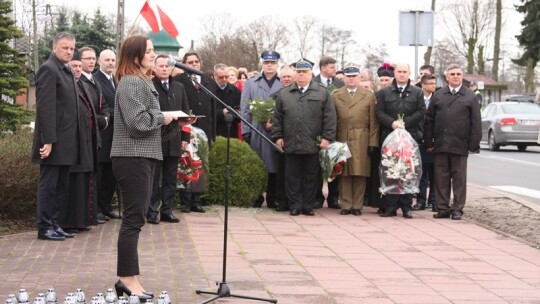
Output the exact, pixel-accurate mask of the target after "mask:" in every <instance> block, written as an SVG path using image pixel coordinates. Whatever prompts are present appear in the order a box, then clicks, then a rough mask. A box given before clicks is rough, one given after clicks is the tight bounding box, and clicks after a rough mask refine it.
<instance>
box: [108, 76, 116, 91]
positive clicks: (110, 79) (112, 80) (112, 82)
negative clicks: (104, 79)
mask: <svg viewBox="0 0 540 304" xmlns="http://www.w3.org/2000/svg"><path fill="white" fill-rule="evenodd" d="M109 81H110V82H111V85H112V88H113V89H114V88H115V87H114V78H112V77H111V78H109Z"/></svg>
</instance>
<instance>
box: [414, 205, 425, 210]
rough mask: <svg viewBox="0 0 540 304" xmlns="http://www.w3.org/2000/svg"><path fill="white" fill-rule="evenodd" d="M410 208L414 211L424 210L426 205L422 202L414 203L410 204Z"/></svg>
mask: <svg viewBox="0 0 540 304" xmlns="http://www.w3.org/2000/svg"><path fill="white" fill-rule="evenodd" d="M412 208H413V210H415V211H418V210H426V205H424V204H416V205H414V206H412Z"/></svg>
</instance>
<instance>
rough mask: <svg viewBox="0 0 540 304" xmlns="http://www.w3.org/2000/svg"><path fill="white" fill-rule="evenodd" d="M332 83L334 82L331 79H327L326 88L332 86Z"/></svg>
mask: <svg viewBox="0 0 540 304" xmlns="http://www.w3.org/2000/svg"><path fill="white" fill-rule="evenodd" d="M331 82H332V81H331V80H330V78H328V79H326V86H327V87H329V86H330V84H331Z"/></svg>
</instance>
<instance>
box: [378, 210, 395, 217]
mask: <svg viewBox="0 0 540 304" xmlns="http://www.w3.org/2000/svg"><path fill="white" fill-rule="evenodd" d="M380 216H381V217H391V216H397V212H396V210H390V209H386V210H385V211H384V212H383V213H382V214H380Z"/></svg>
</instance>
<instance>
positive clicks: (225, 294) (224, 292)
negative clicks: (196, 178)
mask: <svg viewBox="0 0 540 304" xmlns="http://www.w3.org/2000/svg"><path fill="white" fill-rule="evenodd" d="M191 78H192V80H193V81H194V82H195V83H197V84H198V85H199V88H202V89H203V90H204V91H205V92H206V93H207V94H208V95H210V96H212V97H213V98H214V99H215V100H217V101H218V102H219V103H221V105H223V106H224V107H225V108H226V109H227V110H228V111H229V112H228V113H227V114H225V122H226V123H227V156H226V167H225V203H224V206H225V218H224V221H223V271H222V279H221V282H219V283H217V284H218V290H217V291H215V292H214V291H204V290H200V289H197V290H195V293H196V294H208V295H215V297H213V298H210V299H208V300H206V301H204V302H201V303H200V304H206V303H210V302H213V301H215V300H218V299H220V298H230V297H232V298H240V299H247V300H255V301H263V302H270V303H277V300H276V299H266V298H258V297H252V296H243V295H237V294H232V293H231V291H230V289H229V286H228V285H227V232H228V231H229V184H230V138H231V123H232V121H233V120H234V118H239V119H240V120H241V121H242V122H243V123H245V124H246V125H247V126H249V128H250V129H251V130H253V131H255V132H256V133H257V134H259V135H260V136H261V137H262V138H263V139H264V140H266V141H267V142H268V143H270V144H271V145H272V146H273V147H274V148H275V149H276V150H278V151H279V152H281V153H283V150H282V149H281V148H280V147H279V146H278V145H276V144H275V143H273V142H272V141H271V140H270V139H269V138H268V137H266V136H264V134H262V133H261V132H260V131H259V130H257V129H256V128H255V127H253V125H252V124H251V123H249V122H248V121H247V120H245V119H244V118H242V116H241V115H240V114H239V113H238V112H237V111H236V110H234V109H233V108H232V107H231V106H229V105H228V104H226V103H225V102H224V101H223V100H221V99H219V98H218V97H217V96H216V95H214V93H212V91H210V90H209V89H208V88H206V87H205V86H204V85H202V84H201V83H200V81H198V79H197V77H193V76H192V77H191ZM229 85H230V84H229Z"/></svg>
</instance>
